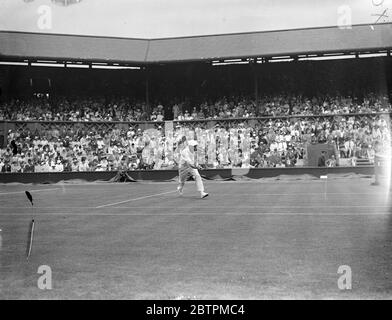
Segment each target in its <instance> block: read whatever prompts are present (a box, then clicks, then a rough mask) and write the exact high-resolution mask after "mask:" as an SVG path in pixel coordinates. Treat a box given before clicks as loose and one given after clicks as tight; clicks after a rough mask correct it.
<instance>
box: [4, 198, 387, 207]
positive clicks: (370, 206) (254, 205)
mask: <svg viewBox="0 0 392 320" xmlns="http://www.w3.org/2000/svg"><path fill="white" fill-rule="evenodd" d="M132 200H136V199H132ZM127 201H130V200H127ZM191 207H195V206H191ZM213 207H214V208H235V209H237V210H241V209H249V208H255V207H256V205H254V206H239V207H233V206H230V207H228V206H213ZM2 208H3V209H26V208H28V207H26V206H24V207H2ZM34 208H35V209H42V210H46V209H97V207H70V206H68V207H38V206H36V207H34ZM172 208H178V206H164V207H163V209H172ZM184 208H189V207H184ZM197 208H198V209H203V208H205V207H200V206H197ZM210 208H211V206H210ZM263 208H272V209H273V208H277V209H278V208H279V209H290V208H296V209H306V208H311V209H313V208H355V209H358V208H390V206H387V205H384V206H380V205H369V206H351V205H350V206H319V205H314V206H264V205H263ZM113 209H157V210H158V209H160V210H161V209H162V208H160V207H158V206H132V207H124V206H115V207H113Z"/></svg>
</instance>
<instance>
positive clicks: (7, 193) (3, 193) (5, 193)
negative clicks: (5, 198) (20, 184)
mask: <svg viewBox="0 0 392 320" xmlns="http://www.w3.org/2000/svg"><path fill="white" fill-rule="evenodd" d="M49 190H61V188H48V189H35V190H29V191H30V192H41V191H49ZM18 193H25V192H24V191H14V192H1V193H0V196H2V195H9V194H18Z"/></svg>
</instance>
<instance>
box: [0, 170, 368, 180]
mask: <svg viewBox="0 0 392 320" xmlns="http://www.w3.org/2000/svg"><path fill="white" fill-rule="evenodd" d="M117 173H118V172H117V171H95V172H39V173H1V174H0V183H37V184H38V183H57V182H60V181H72V180H79V181H85V182H93V181H113V180H115V177H116V175H117ZM127 174H128V175H129V176H130V177H131V178H132V179H134V180H135V181H174V180H176V178H177V176H178V171H177V170H145V171H128V172H127ZM200 174H201V176H202V177H203V178H205V179H207V180H243V179H263V178H278V177H279V176H286V175H289V176H293V177H294V176H304V175H308V176H311V177H314V178H319V177H320V176H322V175H328V174H333V175H335V174H339V175H349V174H360V175H368V176H373V175H374V167H373V166H364V167H334V168H327V167H323V168H319V167H302V168H299V167H298V168H260V169H259V168H257V169H244V168H235V169H207V170H201V171H200Z"/></svg>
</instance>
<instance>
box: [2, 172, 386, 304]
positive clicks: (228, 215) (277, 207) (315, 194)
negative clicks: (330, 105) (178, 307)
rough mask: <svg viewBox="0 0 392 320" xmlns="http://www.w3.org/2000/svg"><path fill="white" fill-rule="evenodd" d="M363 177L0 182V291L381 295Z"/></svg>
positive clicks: (382, 236)
mask: <svg viewBox="0 0 392 320" xmlns="http://www.w3.org/2000/svg"><path fill="white" fill-rule="evenodd" d="M371 182H372V179H371V178H363V177H352V178H335V179H328V180H318V179H305V180H303V179H302V180H301V179H298V180H296V179H287V180H280V181H279V180H274V181H272V180H270V181H262V180H256V181H243V182H241V181H229V182H218V181H206V182H205V186H206V189H207V191H208V192H209V193H210V196H209V197H207V198H206V199H203V200H201V199H199V197H198V193H197V192H196V191H195V186H194V183H193V182H188V183H187V184H186V185H185V190H184V195H183V196H182V197H180V196H179V195H177V193H176V192H175V189H176V183H175V182H159V183H147V182H145V183H140V182H137V183H113V184H111V183H89V184H52V185H49V184H45V185H22V184H8V185H1V186H0V229H2V231H1V233H0V235H1V237H2V241H1V251H0V268H1V273H0V274H1V277H0V290H1V291H0V299H102V298H105V299H292V298H296V299H299V298H304V299H358V298H364V299H368V298H375V299H377V298H381V299H390V298H392V233H391V232H392V220H391V212H390V200H391V199H390V196H389V195H388V192H387V191H386V188H385V187H382V186H371ZM25 190H29V191H30V192H31V194H32V195H33V197H34V204H35V205H34V215H35V221H36V225H35V233H34V242H33V248H32V255H31V257H30V260H29V261H28V262H27V261H26V258H25V252H26V244H27V237H28V228H29V222H30V221H31V215H32V213H31V206H30V204H29V202H28V200H27V198H26V196H25V194H24V191H25ZM40 265H48V266H50V267H51V269H52V272H53V274H52V276H53V289H52V290H48V291H42V290H40V289H38V287H37V280H38V278H39V276H40V275H39V274H38V273H37V270H38V267H39V266H40ZM340 265H349V266H350V267H351V269H352V290H348V291H341V290H339V289H338V286H337V280H338V278H339V276H340V275H339V274H338V273H337V270H338V268H339V266H340Z"/></svg>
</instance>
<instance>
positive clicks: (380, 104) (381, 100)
mask: <svg viewBox="0 0 392 320" xmlns="http://www.w3.org/2000/svg"><path fill="white" fill-rule="evenodd" d="M172 111H173V117H174V119H175V120H198V119H217V118H253V117H265V116H272V117H278V116H288V115H328V114H353V113H375V112H391V111H392V105H391V100H390V97H389V96H388V95H387V94H374V93H369V94H367V95H366V96H364V97H363V98H361V99H359V98H355V97H351V96H340V95H337V96H331V95H325V96H317V97H305V96H302V95H283V94H282V95H275V96H265V97H263V98H261V99H260V100H259V101H258V103H257V104H256V102H255V101H254V100H252V99H249V98H239V97H230V98H226V97H225V98H222V99H220V100H218V101H215V102H204V103H202V104H200V105H199V106H198V107H191V108H189V106H184V105H183V104H175V105H174V106H173V108H172Z"/></svg>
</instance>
